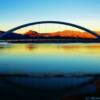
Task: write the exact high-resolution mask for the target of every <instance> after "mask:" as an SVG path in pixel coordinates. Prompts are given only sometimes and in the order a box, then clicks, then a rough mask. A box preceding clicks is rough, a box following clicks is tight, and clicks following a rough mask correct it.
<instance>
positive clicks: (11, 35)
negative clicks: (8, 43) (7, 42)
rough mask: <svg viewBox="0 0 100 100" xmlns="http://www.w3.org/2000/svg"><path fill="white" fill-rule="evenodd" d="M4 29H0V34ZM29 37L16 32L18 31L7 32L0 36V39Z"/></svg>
mask: <svg viewBox="0 0 100 100" xmlns="http://www.w3.org/2000/svg"><path fill="white" fill-rule="evenodd" d="M4 33H5V32H4V31H0V35H2V34H4ZM25 38H29V36H26V35H22V34H18V33H8V34H6V35H4V36H2V37H1V39H25Z"/></svg>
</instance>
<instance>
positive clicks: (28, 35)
mask: <svg viewBox="0 0 100 100" xmlns="http://www.w3.org/2000/svg"><path fill="white" fill-rule="evenodd" d="M4 33H5V32H4V31H0V35H2V34H4ZM97 33H98V34H100V32H99V31H97ZM58 37H60V38H76V39H77V38H83V39H85V38H90V39H91V38H92V39H94V38H96V37H95V36H94V35H92V34H89V33H86V32H80V31H72V30H64V31H58V32H52V33H39V32H36V31H33V30H29V31H27V32H25V33H24V34H20V33H8V34H6V35H4V36H3V37H1V39H32V38H58Z"/></svg>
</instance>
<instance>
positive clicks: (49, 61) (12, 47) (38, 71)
mask: <svg viewBox="0 0 100 100" xmlns="http://www.w3.org/2000/svg"><path fill="white" fill-rule="evenodd" d="M99 73H100V44H8V45H0V75H1V76H0V87H1V91H2V93H3V95H4V94H9V95H12V94H13V95H21V96H22V95H23V96H24V95H26V96H30V95H31V96H32V97H36V98H37V97H38V96H40V98H41V96H42V97H46V96H47V97H49V98H50V97H53V98H56V97H59V96H62V95H66V96H67V95H80V94H86V93H94V92H95V91H96V87H95V86H94V84H93V83H94V82H95V81H96V80H97V79H99V77H97V76H94V75H96V74H99ZM89 75H90V76H89ZM5 91H6V92H5ZM7 91H10V92H7ZM15 91H16V92H15ZM36 91H37V92H36ZM0 93H1V92H0ZM2 93H1V94H2ZM25 93H26V94H25ZM47 97H46V98H47ZM36 100H37V99H36ZM39 100H40V99H39ZM47 100H49V99H47ZM50 100H53V99H50ZM55 100H56V99H55Z"/></svg>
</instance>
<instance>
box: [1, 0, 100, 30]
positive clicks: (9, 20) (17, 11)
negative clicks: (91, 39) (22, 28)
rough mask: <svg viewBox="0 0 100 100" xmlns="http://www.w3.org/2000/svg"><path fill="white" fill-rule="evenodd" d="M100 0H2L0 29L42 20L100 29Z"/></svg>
mask: <svg viewBox="0 0 100 100" xmlns="http://www.w3.org/2000/svg"><path fill="white" fill-rule="evenodd" d="M99 12H100V0H0V30H8V29H10V28H13V27H15V26H18V25H22V24H25V23H29V22H34V21H41V20H59V21H65V22H71V23H75V24H79V25H81V26H85V27H87V28H90V29H94V30H99V29H100V13H99Z"/></svg>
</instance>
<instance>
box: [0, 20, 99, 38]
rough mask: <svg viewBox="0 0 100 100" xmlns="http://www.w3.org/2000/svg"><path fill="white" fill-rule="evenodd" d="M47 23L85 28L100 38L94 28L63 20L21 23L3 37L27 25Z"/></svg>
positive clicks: (84, 29)
mask: <svg viewBox="0 0 100 100" xmlns="http://www.w3.org/2000/svg"><path fill="white" fill-rule="evenodd" d="M45 23H54V24H62V25H67V26H72V27H75V28H78V29H81V30H83V31H85V32H88V33H90V34H92V35H94V36H96V38H100V36H99V35H98V34H97V33H96V32H94V31H92V30H90V29H88V28H85V27H83V26H80V25H76V24H72V23H67V22H62V21H38V22H31V23H28V24H23V25H20V26H17V27H14V28H12V29H10V30H8V31H7V32H5V33H4V34H3V35H2V36H1V37H3V36H4V35H6V34H10V33H12V32H13V31H16V30H18V29H21V28H25V27H27V26H31V25H37V24H45ZM85 34H86V33H85Z"/></svg>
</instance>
